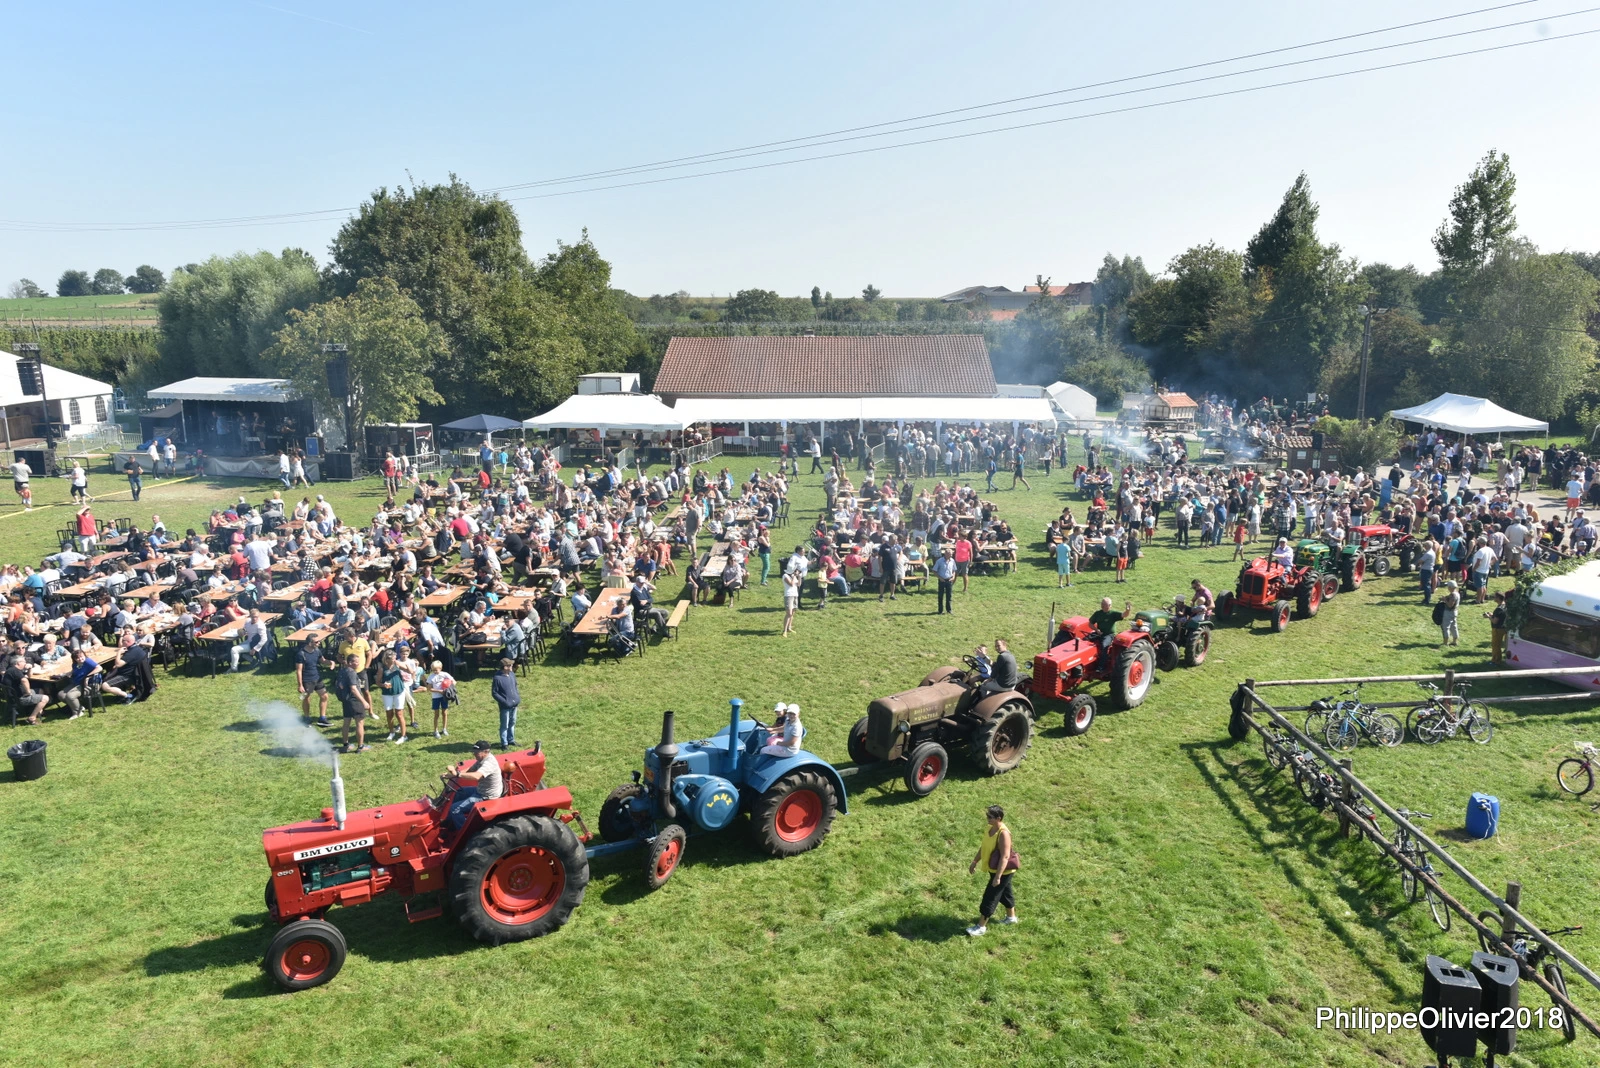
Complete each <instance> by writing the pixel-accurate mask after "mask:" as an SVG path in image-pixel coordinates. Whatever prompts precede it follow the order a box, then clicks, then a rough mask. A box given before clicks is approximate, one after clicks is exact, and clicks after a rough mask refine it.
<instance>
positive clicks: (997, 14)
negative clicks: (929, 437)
mask: <svg viewBox="0 0 1600 1068" xmlns="http://www.w3.org/2000/svg"><path fill="white" fill-rule="evenodd" d="M1494 3H1495V0H1456V2H1455V3H1435V2H1432V0H1429V2H1423V3H1412V4H1404V5H1396V4H1393V3H1377V2H1370V0H1351V2H1347V3H1344V4H1340V5H1337V6H1336V5H1330V4H1320V3H1315V4H1313V3H1292V4H1283V3H1281V2H1280V3H1256V2H1248V3H1229V4H1179V3H1165V2H1160V3H1149V4H1144V5H1136V6H1127V5H1122V6H1119V7H1117V8H1116V9H1113V6H1112V5H1088V4H1056V5H1033V4H1013V5H1007V6H1003V7H1002V6H999V5H992V6H985V5H973V4H970V3H969V4H955V3H942V2H923V3H917V4H889V3H880V4H871V5H861V4H839V3H810V4H804V5H783V6H781V7H780V6H778V5H767V4H740V5H720V6H717V5H693V4H678V5H660V4H650V5H634V4H611V5H549V4H536V3H528V4H515V5H513V4H497V3H487V2H479V3H457V4H454V5H438V4H429V5H423V4H413V3H408V2H402V0H393V2H388V3H381V4H380V3H376V2H366V0H340V2H330V3H322V4H315V3H312V2H311V0H283V2H282V3H277V2H274V3H252V2H240V0H217V2H214V3H196V2H178V3H171V4H165V5H150V6H145V7H130V6H128V5H110V4H93V3H91V4H83V5H77V6H75V7H73V8H70V9H67V8H63V7H60V6H57V5H44V4H38V5H27V6H26V8H24V6H23V5H13V7H12V9H11V10H10V11H9V12H8V13H7V15H6V30H7V37H8V39H9V40H10V41H11V42H12V44H13V47H12V49H11V50H10V53H11V55H12V57H13V59H12V63H11V64H10V72H11V74H12V76H13V78H14V79H15V84H16V85H17V86H23V87H26V88H16V89H14V91H13V93H12V94H11V100H10V104H9V106H8V107H7V113H8V114H7V121H6V127H7V131H8V135H9V136H8V137H7V138H6V145H7V148H8V151H7V152H6V154H5V164H4V166H3V167H0V219H4V220H8V221H18V220H20V221H23V222H28V223H51V224H56V223H69V224H80V223H145V222H167V221H172V220H207V219H218V218H236V217H239V216H249V215H261V214H274V213H289V212H301V211H311V210H318V209H328V208H341V207H347V206H351V205H354V204H357V203H359V202H360V200H361V199H362V198H363V197H365V196H366V195H367V194H368V193H369V192H370V191H371V190H372V189H374V188H376V187H377V186H380V185H385V184H387V185H391V186H392V185H395V184H397V183H403V182H405V181H406V179H407V174H408V173H409V174H410V175H412V176H414V177H415V178H416V179H418V180H421V181H433V180H439V179H443V178H445V177H446V176H447V175H448V174H449V173H450V172H452V171H454V172H455V173H457V174H459V175H460V176H461V177H462V178H463V179H465V180H466V181H468V182H470V183H471V184H472V185H474V186H475V187H479V188H490V187H498V186H504V185H510V184H514V183H521V182H532V181H539V180H543V179H548V178H552V177H561V176H565V175H570V174H574V173H585V172H589V171H594V170H601V169H606V168H613V167H624V166H629V165H633V164H638V163H645V162H650V161H655V160H660V159H665V158H674V157H679V156H683V155H689V154H694V153H701V152H709V151H715V150H720V149H725V148H731V147H737V146H743V145H749V144H754V143H759V142H766V141H771V140H776V139H781V138H790V137H798V136H802V135H808V134H813V133H817V132H821V131H829V130H835V129H839V128H842V127H848V126H856V125H860V124H863V123H872V122H879V121H884V120H890V119H897V118H900V117H902V116H908V115H916V114H919V113H925V112H930V111H939V110H943V109H947V108H957V107H963V106H966V105H971V104H977V103H982V102H985V101H990V100H995V99H1000V98H1008V97H1015V96H1020V95H1024V94H1030V93H1041V92H1046V91H1049V90H1054V89H1060V88H1065V87H1070V86H1075V85H1081V84H1084V83H1090V82H1097V81H1102V80H1106V79H1112V78H1121V77H1126V76H1128V75H1135V74H1141V73H1145V72H1149V71H1155V70H1160V69H1163V68H1168V67H1173V66H1179V65H1184V64H1190V63H1197V62H1204V61H1207V60H1214V59H1221V58H1225V57H1229V56H1235V55H1239V54H1242V53H1246V52H1252V51H1256V50H1260V49H1268V48H1276V47H1280V46H1285V45H1292V44H1300V43H1304V42H1309V41H1313V40H1317V39H1319V38H1325V37H1330V36H1335V35H1338V34H1344V33H1355V32H1359V31H1363V30H1369V29H1375V28H1379V27H1385V26H1391V25H1394V24H1396V23H1401V22H1407V21H1412V20H1417V19H1425V18H1429V17H1434V16H1438V15H1445V14H1454V13H1457V12H1462V11H1467V10H1470V9H1473V8H1482V7H1488V6H1492V5H1493V4H1494ZM1583 6H1584V5H1583V4H1582V3H1579V2H1577V0H1574V2H1571V3H1567V4H1560V3H1553V2H1550V0H1537V2H1533V3H1528V4H1524V5H1521V6H1517V7H1511V8H1509V9H1506V10H1501V11H1496V12H1491V13H1486V14H1482V15H1478V16H1474V17H1472V18H1466V19H1458V20H1452V21H1449V22H1442V23H1437V24H1435V25H1433V26H1429V27H1419V28H1416V29H1412V30H1408V31H1401V32H1398V33H1394V34H1387V35H1382V36H1376V37H1369V38H1363V39H1361V40H1359V41H1355V42H1346V43H1344V44H1342V45H1338V46H1326V47H1325V48H1323V49H1321V50H1320V51H1324V52H1327V51H1343V50H1347V49H1351V48H1359V47H1370V46H1372V45H1374V44H1382V43H1389V42H1394V41H1404V40H1411V39H1414V38H1419V37H1427V36H1432V35H1435V34H1441V33H1449V32H1459V31H1461V30H1465V29H1472V28H1476V27H1482V26H1489V25H1495V24H1498V23H1505V22H1516V21H1522V20H1527V19H1544V20H1547V21H1545V22H1544V23H1543V24H1542V25H1539V26H1525V27H1520V28H1512V29H1505V30H1500V31H1497V32H1494V33H1487V34H1481V35H1475V36H1470V37H1463V38H1458V39H1457V40H1455V41H1443V42H1437V43H1434V44H1428V45H1419V46H1414V47H1411V48H1404V49H1395V50H1392V51H1389V52H1383V53H1377V54H1375V55H1368V56H1361V57H1353V58H1350V59H1346V60H1339V61H1330V62H1325V63H1321V64H1308V65H1305V66H1301V67H1294V68H1289V69H1288V70H1283V71H1277V72H1272V73H1271V74H1258V75H1252V76H1249V77H1245V78H1238V79H1232V80H1228V81H1219V82H1213V83H1207V84H1204V85H1200V86H1194V87H1190V88H1187V89H1169V90H1165V91H1162V92H1158V93H1151V94H1143V95H1139V96H1132V97H1124V98H1120V99H1119V100H1117V101H1109V102H1101V103H1099V104H1096V105H1088V104H1084V105H1080V106H1078V107H1076V108H1072V107H1066V108H1056V109H1051V110H1049V111H1044V112H1035V113H1033V114H1032V115H1028V116H1021V117H1017V118H1012V119H1009V120H992V121H990V122H988V123H978V124H972V126H968V127H949V128H945V129H944V130H942V131H935V133H938V132H944V133H949V132H957V131H958V130H960V129H965V128H984V127H985V126H994V125H1002V124H1004V122H1019V121H1029V120H1033V121H1037V120H1038V119H1039V118H1047V117H1052V116H1056V115H1070V114H1074V113H1078V112H1083V111H1091V110H1096V109H1098V108H1104V107H1117V106H1128V105H1129V104H1132V103H1136V102H1142V101H1145V100H1153V99H1162V98H1170V97H1176V96H1182V95H1185V94H1192V93H1199V92H1215V91H1217V90H1218V89H1221V88H1230V87H1234V86H1238V85H1244V84H1250V83H1251V82H1263V81H1277V80H1282V79H1286V78H1298V77H1305V76H1307V75H1310V74H1317V73H1325V72H1328V71H1332V70H1337V69H1341V68H1349V67H1357V66H1370V65H1373V64H1377V63H1385V62H1394V61H1395V60H1398V59H1407V58H1414V57H1419V56H1423V55H1431V54H1439V53H1443V52H1452V51H1460V50H1463V49H1468V48H1481V47H1484V46H1486V45H1490V44H1501V43H1508V42H1513V41H1531V40H1536V39H1540V35H1541V34H1543V35H1544V39H1543V43H1538V44H1533V45H1531V46H1528V47H1521V48H1512V49H1507V50H1504V51H1499V52H1494V53H1489V54H1485V55H1479V56H1474V57H1467V58H1458V59H1449V60H1445V61H1442V62H1438V63H1430V64H1422V65H1418V66H1413V67H1409V68H1405V69H1400V70H1390V71H1383V72H1378V73H1371V74H1365V75H1359V76H1356V77H1351V78H1342V79H1335V80H1331V81H1324V82H1319V83H1313V84H1307V85H1299V86H1292V87H1286V88H1280V89H1272V90H1267V91H1265V92H1259V93H1249V94H1244V95H1238V96H1232V97H1227V98H1224V99H1218V100H1210V101H1198V102H1191V103H1179V104H1175V105H1173V106H1170V107H1159V108H1152V109H1149V110H1144V111H1138V112H1133V113H1130V114H1123V115H1117V116H1106V117H1099V118H1087V119H1083V120H1081V121H1072V122H1063V123H1058V124H1055V125H1049V126H1043V127H1038V128H1035V129H1030V130H1020V131H1014V132H1006V133H997V134H994V135H991V136H983V137H974V138H969V139H965V140H959V141H952V142H947V143H944V144H935V145H925V146H920V147H912V148H905V149H901V150H897V151H887V152H879V153H873V154H868V155H858V156H854V157H848V158H840V159H831V160H824V161H819V162H811V163H801V164H798V165H793V166H783V167H777V168H771V169H766V170H759V171H751V172H746V173H738V174H727V175H720V176H712V177H704V178H698V179H693V180H687V181H676V182H668V183H662V184H656V185H648V186H641V187H634V188H624V189H614V190H609V191H591V192H582V193H578V194H576V195H570V196H561V197H552V198H546V199H526V200H518V201H516V208H517V211H518V214H519V216H520V217H521V220H522V227H523V232H524V240H525V243H526V245H527V247H528V250H529V252H530V253H531V254H533V255H535V256H537V255H540V254H542V253H543V252H545V251H547V250H549V249H551V248H553V247H554V244H555V242H556V240H557V239H566V240H572V239H574V238H576V237H577V236H578V234H579V233H580V231H581V230H582V229H583V228H584V227H588V229H589V232H590V234H591V236H592V237H593V238H594V240H595V242H596V243H597V244H598V246H599V247H600V249H601V251H602V252H603V253H604V254H605V255H606V256H607V257H608V258H609V259H610V260H611V261H612V263H613V265H614V268H615V280H616V283H617V284H618V285H621V286H623V287H624V288H627V289H629V290H631V291H633V292H636V293H640V294H649V293H652V292H670V291H672V290H675V289H687V290H689V291H690V292H693V293H697V294H704V293H718V294H724V293H728V292H730V291H731V290H734V289H737V288H744V287H748V286H761V287H765V288H772V289H777V290H779V291H780V292H783V293H785V294H800V293H804V292H807V291H809V289H810V287H811V286H812V285H813V284H815V285H820V286H822V287H823V288H824V289H828V290H832V291H833V292H834V293H836V294H844V293H851V292H856V291H859V290H860V289H861V288H862V287H863V286H865V285H866V284H868V283H869V282H870V283H873V284H875V285H877V286H878V287H879V288H880V289H882V290H883V291H884V292H885V293H886V294H887V295H890V296H928V295H937V294H940V293H944V292H948V291H950V290H953V289H956V288H959V287H962V286H966V285H972V284H978V283H983V284H998V285H1009V286H1011V287H1013V288H1016V287H1019V286H1021V285H1023V284H1024V283H1029V282H1032V281H1033V278H1034V276H1035V275H1036V274H1040V273H1042V274H1046V275H1050V276H1052V277H1053V278H1054V280H1055V281H1057V282H1065V281H1077V280H1082V279H1087V278H1090V277H1092V276H1093V272H1094V270H1095V267H1096V265H1097V264H1098V262H1099V260H1100V258H1101V256H1102V255H1103V254H1104V253H1105V252H1107V251H1111V252H1115V253H1117V254H1119V255H1120V254H1123V253H1132V254H1136V255H1142V256H1143V257H1144V258H1145V262H1146V263H1147V264H1149V265H1150V266H1151V267H1152V268H1153V269H1154V268H1159V267H1160V266H1161V265H1163V264H1165V263H1166V261H1167V260H1168V259H1170V258H1171V257H1172V256H1173V255H1174V254H1176V253H1177V252H1179V251H1181V250H1182V249H1184V248H1186V247H1188V246H1190V245H1192V244H1195V243H1197V242H1203V241H1207V240H1216V241H1218V242H1219V243H1222V244H1225V245H1229V246H1232V247H1242V245H1243V243H1244V242H1245V240H1246V239H1247V238H1248V237H1249V235H1250V234H1251V233H1253V232H1254V230H1255V229H1256V228H1257V227H1258V226H1259V225H1260V224H1261V222H1262V221H1263V220H1264V219H1265V218H1266V217H1267V215H1268V214H1269V213H1270V212H1271V211H1272V209H1273V207H1274V206H1275V205H1276V203H1277V201H1278V199H1279V198H1280V197H1281V195H1282V193H1283V191H1284V190H1285V189H1286V188H1287V187H1288V186H1289V184H1290V183H1291V182H1292V181H1293V179H1294V176H1295V175H1296V173H1298V172H1299V171H1300V170H1302V169H1303V170H1305V171H1307V172H1308V174H1309V176H1310V179H1311V183H1312V188H1313V190H1314V193H1315V195H1316V197H1317V199H1318V201H1319V202H1320V203H1321V206H1322V224H1321V226H1322V232H1323V235H1324V237H1325V238H1326V239H1328V240H1332V241H1337V242H1339V243H1340V244H1341V245H1342V246H1343V247H1344V248H1345V249H1346V251H1347V252H1349V253H1350V254H1352V255H1355V256H1357V257H1359V258H1360V259H1361V260H1363V261H1372V260H1388V261H1391V262H1396V263H1404V262H1408V261H1409V262H1415V263H1416V264H1417V265H1418V266H1419V267H1423V268H1424V269H1427V268H1430V267H1431V266H1432V265H1433V262H1434V258H1433V253H1432V249H1431V248H1430V246H1429V242H1428V239H1429V236H1430V235H1431V233H1432V232H1433V230H1434V229H1435V227H1437V225H1438V224H1439V221H1440V220H1441V218H1442V217H1443V215H1444V209H1445V202H1446V199H1447V198H1448V196H1449V194H1450V191H1451V189H1452V187H1453V186H1454V185H1455V184H1457V183H1458V182H1460V181H1461V180H1462V179H1463V178H1464V177H1465V175H1466V174H1467V172H1468V171H1469V170H1470V168H1471V167H1472V165H1473V163H1474V162H1475V161H1476V160H1477V159H1478V158H1480V157H1481V156H1482V155H1483V153H1484V152H1485V151H1486V150H1487V149H1488V148H1490V147H1491V146H1494V147H1498V148H1500V149H1502V150H1504V151H1507V152H1509V153H1510V154H1511V157H1512V165H1513V167H1514V169H1515V170H1516V173H1517V177H1518V183H1519V188H1518V215H1519V220H1520V222H1521V226H1522V231H1523V232H1524V234H1525V235H1526V236H1528V237H1530V238H1531V239H1532V240H1534V241H1535V242H1536V243H1538V244H1539V245H1540V246H1541V247H1543V248H1546V249H1552V250H1553V249H1560V248H1583V249H1588V250H1600V211H1597V209H1596V204H1595V199H1594V175H1595V174H1596V173H1600V166H1597V165H1600V141H1597V139H1596V138H1594V136H1593V122H1594V101H1595V100H1596V98H1597V96H1600V94H1597V91H1596V90H1597V89H1600V62H1597V59H1600V34H1597V35H1594V36H1588V37H1580V38H1575V39H1572V40H1550V39H1549V38H1552V37H1554V36H1556V35H1558V34H1563V33H1571V32H1574V31H1578V30H1586V29H1597V28H1600V13H1597V14H1590V15H1586V16H1577V17H1568V18H1557V17H1555V16H1558V15H1561V14H1563V13H1567V12H1571V11H1575V10H1579V9H1580V8H1582V7H1583ZM1317 51H1318V50H1311V51H1302V52H1295V53H1288V54H1285V55H1281V56H1277V57H1273V59H1272V60H1257V61H1253V62H1251V63H1249V64H1244V65H1246V66H1254V65H1259V64H1261V63H1265V62H1272V61H1278V62H1282V61H1284V60H1287V59H1293V58H1302V57H1305V56H1308V55H1313V54H1317ZM1217 69H1226V68H1214V69H1212V70H1207V71H1198V72H1192V73H1190V74H1187V75H1178V76H1173V77H1195V76H1198V75H1201V74H1207V73H1214V72H1215V70H1217ZM1163 80H1168V79H1163ZM1139 84H1143V83H1139ZM1101 91H1102V92H1103V91H1105V90H1101ZM1058 99H1059V98H1058ZM919 136H928V134H922V135H919ZM908 139H909V138H908ZM872 143H875V142H870V141H867V142H855V143H853V144H852V145H842V146H836V147H834V148H831V149H822V150H819V151H838V150H839V149H840V148H848V147H859V146H862V145H866V144H872ZM782 158H786V157H783V156H776V157H773V156H768V157H761V158H760V159H758V160H750V161H743V163H739V164H731V165H733V166H738V165H744V164H747V163H750V162H762V161H768V160H772V159H782ZM672 173H678V172H672ZM659 176H660V175H648V176H642V177H659ZM563 188H565V187H563ZM543 191H546V190H541V189H533V190H521V191H512V192H509V193H507V195H508V196H510V197H519V196H526V195H528V194H530V193H539V192H543ZM338 222H339V218H338V217H323V218H318V219H313V220H303V221H295V222H291V223H287V224H277V225H270V226H249V227H229V228H214V227H208V228H186V229H172V228H164V229H149V230H132V231H119V232H31V231H29V232H19V231H17V230H5V229H0V283H4V284H9V283H10V282H11V281H12V280H14V279H16V278H18V277H21V276H27V277H30V278H33V279H35V280H36V281H38V282H40V283H42V284H47V285H49V286H51V287H53V285H54V280H55V279H56V278H57V276H59V274H60V273H61V271H62V270H63V269H66V268H69V267H78V268H84V269H87V270H90V271H93V270H95V269H96V268H99V267H103V266H111V267H115V268H117V269H118V270H120V271H123V272H124V273H127V272H131V271H132V269H133V268H134V267H135V266H137V265H138V264H140V263H146V262H148V263H153V264H155V265H156V266H158V267H160V268H162V269H163V270H168V269H170V268H171V267H172V266H173V265H174V264H178V263H183V262H187V261H192V260H200V259H204V258H205V257H207V256H209V255H212V254H216V253H230V252H234V251H237V250H241V249H245V250H254V249H258V248H267V249H272V250H277V249H280V248H283V247H285V246H290V245H294V246H299V247H302V248H305V249H307V250H309V251H310V252H312V253H313V254H314V255H315V256H317V258H318V259H319V261H320V260H323V259H325V258H326V249H327V245H328V241H329V239H330V238H331V237H332V235H333V233H334V232H335V230H336V229H337V227H338Z"/></svg>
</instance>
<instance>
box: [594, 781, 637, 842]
mask: <svg viewBox="0 0 1600 1068" xmlns="http://www.w3.org/2000/svg"><path fill="white" fill-rule="evenodd" d="M644 792H645V791H644V787H643V786H641V785H640V784H639V783H636V782H630V783H623V784H622V785H621V786H619V787H617V788H616V789H615V790H612V791H611V792H610V793H609V794H607V795H606V799H605V801H603V802H601V804H600V837H601V838H602V839H604V840H605V841H607V842H626V841H627V840H628V839H630V838H632V837H633V836H634V835H636V834H638V833H639V829H638V827H636V826H635V825H634V822H633V816H632V814H631V813H630V812H629V810H628V802H629V801H631V800H632V799H633V798H635V797H643V796H644Z"/></svg>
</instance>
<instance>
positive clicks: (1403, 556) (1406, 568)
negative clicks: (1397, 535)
mask: <svg viewBox="0 0 1600 1068" xmlns="http://www.w3.org/2000/svg"><path fill="white" fill-rule="evenodd" d="M1416 555H1417V551H1416V549H1415V548H1414V547H1413V546H1412V544H1411V543H1410V542H1406V543H1405V544H1404V545H1402V546H1400V552H1399V556H1400V573H1401V574H1402V575H1409V574H1410V573H1411V561H1412V560H1414V559H1415V558H1416Z"/></svg>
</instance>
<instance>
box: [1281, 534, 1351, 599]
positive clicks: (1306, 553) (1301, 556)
mask: <svg viewBox="0 0 1600 1068" xmlns="http://www.w3.org/2000/svg"><path fill="white" fill-rule="evenodd" d="M1294 564H1295V566H1296V567H1309V568H1310V569H1311V570H1312V571H1314V572H1316V573H1317V574H1319V575H1332V576H1335V577H1336V578H1338V580H1339V591H1340V592H1341V593H1349V592H1350V591H1351V590H1359V589H1360V588H1361V583H1362V582H1363V581H1364V580H1365V579H1366V577H1367V560H1366V557H1365V556H1363V555H1362V553H1361V549H1360V548H1359V547H1358V546H1355V545H1344V546H1339V547H1337V548H1336V547H1334V546H1332V545H1329V544H1328V543H1327V542H1325V541H1323V540H1321V539H1320V538H1301V539H1300V540H1299V541H1297V542H1295V546H1294Z"/></svg>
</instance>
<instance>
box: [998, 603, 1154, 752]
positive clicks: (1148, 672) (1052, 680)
mask: <svg viewBox="0 0 1600 1068" xmlns="http://www.w3.org/2000/svg"><path fill="white" fill-rule="evenodd" d="M1155 674H1156V647H1155V643H1153V642H1152V641H1151V640H1150V634H1149V632H1148V631H1143V630H1137V629H1130V630H1124V631H1121V632H1120V633H1118V634H1116V635H1114V636H1112V637H1111V638H1110V639H1109V641H1107V640H1106V639H1102V638H1099V637H1097V636H1096V635H1095V633H1094V628H1093V627H1091V626H1090V625H1089V620H1088V619H1086V618H1085V617H1083V616H1070V617H1068V618H1067V619H1063V620H1062V621H1061V626H1060V627H1059V629H1057V631H1056V633H1055V637H1054V638H1053V639H1051V642H1050V648H1049V649H1046V650H1045V651H1044V652H1042V653H1040V654H1039V655H1037V656H1035V657H1034V658H1033V676H1032V678H1027V679H1023V680H1022V681H1021V683H1020V684H1019V685H1018V686H1017V689H1018V690H1019V691H1020V692H1022V693H1024V694H1026V695H1027V696H1029V697H1030V698H1032V699H1033V701H1034V706H1035V708H1039V709H1040V714H1042V711H1043V710H1042V708H1041V706H1042V704H1043V702H1045V701H1062V702H1065V703H1066V706H1067V707H1066V709H1065V710H1064V714H1065V716H1066V726H1067V733H1068V734H1082V733H1083V732H1084V731H1087V730H1088V729H1089V727H1090V725H1091V724H1093V723H1094V717H1095V712H1096V708H1095V700H1094V698H1093V697H1091V696H1089V694H1087V693H1085V692H1084V690H1085V689H1087V687H1088V686H1089V685H1090V684H1091V683H1096V682H1109V683H1110V684H1111V703H1112V704H1114V705H1115V706H1116V707H1117V708H1119V709H1123V708H1137V707H1138V706H1139V705H1140V704H1141V703H1142V702H1143V701H1144V698H1145V694H1147V693H1149V692H1150V681H1151V680H1152V679H1153V678H1155Z"/></svg>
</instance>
